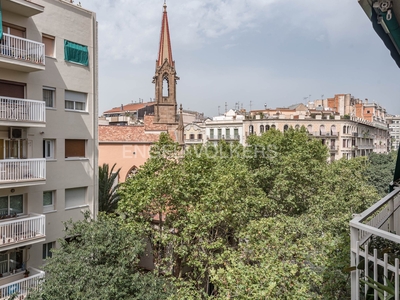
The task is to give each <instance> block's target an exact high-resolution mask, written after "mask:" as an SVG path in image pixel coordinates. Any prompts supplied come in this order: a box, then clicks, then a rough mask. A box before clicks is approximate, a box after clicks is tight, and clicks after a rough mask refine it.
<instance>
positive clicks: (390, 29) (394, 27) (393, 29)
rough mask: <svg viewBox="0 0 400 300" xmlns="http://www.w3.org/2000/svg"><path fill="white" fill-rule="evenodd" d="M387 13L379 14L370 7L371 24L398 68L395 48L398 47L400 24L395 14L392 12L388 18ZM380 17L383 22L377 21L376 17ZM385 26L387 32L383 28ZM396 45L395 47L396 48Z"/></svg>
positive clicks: (399, 55)
mask: <svg viewBox="0 0 400 300" xmlns="http://www.w3.org/2000/svg"><path fill="white" fill-rule="evenodd" d="M386 16H387V13H386V12H385V13H383V12H382V13H381V15H380V16H378V14H377V13H376V12H375V10H374V9H372V16H371V21H372V26H373V28H374V30H375V31H376V33H377V34H378V35H379V37H380V38H381V39H382V41H383V43H384V44H385V46H386V47H387V48H388V49H389V51H390V55H391V56H392V57H393V59H394V61H395V62H396V64H397V66H398V67H399V68H400V53H399V51H398V50H397V49H400V26H399V23H398V21H397V19H396V16H395V15H394V14H393V15H392V18H391V19H390V20H387V18H386ZM379 17H381V18H382V19H381V22H383V24H379V23H378V20H379V19H378V18H379ZM384 27H386V29H387V33H386V31H385V29H384ZM396 47H397V48H396Z"/></svg>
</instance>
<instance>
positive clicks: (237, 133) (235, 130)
mask: <svg viewBox="0 0 400 300" xmlns="http://www.w3.org/2000/svg"><path fill="white" fill-rule="evenodd" d="M233 135H234V137H235V139H238V138H239V129H238V128H234V129H233Z"/></svg>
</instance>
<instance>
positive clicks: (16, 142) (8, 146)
mask: <svg viewBox="0 0 400 300" xmlns="http://www.w3.org/2000/svg"><path fill="white" fill-rule="evenodd" d="M1 144H2V143H0V146H1ZM27 149H28V143H27V140H25V139H13V140H4V149H3V150H4V153H3V155H4V157H5V158H8V159H21V158H27Z"/></svg>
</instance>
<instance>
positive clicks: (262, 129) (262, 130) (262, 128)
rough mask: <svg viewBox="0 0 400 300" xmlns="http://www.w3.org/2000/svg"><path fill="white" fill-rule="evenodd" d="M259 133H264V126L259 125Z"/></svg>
mask: <svg viewBox="0 0 400 300" xmlns="http://www.w3.org/2000/svg"><path fill="white" fill-rule="evenodd" d="M260 133H264V125H260Z"/></svg>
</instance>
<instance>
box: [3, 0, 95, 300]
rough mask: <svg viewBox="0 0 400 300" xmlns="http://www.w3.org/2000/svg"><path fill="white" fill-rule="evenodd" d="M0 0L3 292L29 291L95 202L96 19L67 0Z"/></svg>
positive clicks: (21, 293) (5, 294)
mask: <svg viewBox="0 0 400 300" xmlns="http://www.w3.org/2000/svg"><path fill="white" fill-rule="evenodd" d="M0 7H1V9H0V20H2V27H1V29H2V30H1V31H0V299H6V298H7V297H8V296H9V295H10V294H12V293H14V292H17V293H19V294H20V295H19V298H18V299H22V298H23V297H25V294H26V292H27V290H28V289H29V288H30V287H34V286H35V285H37V284H38V280H39V278H41V277H43V276H44V273H43V272H42V271H40V270H39V269H38V268H40V266H41V265H43V263H44V261H45V259H46V257H48V256H50V255H51V252H50V249H52V248H54V247H57V239H59V238H61V237H63V229H64V226H63V223H62V221H67V220H69V219H73V220H77V219H81V218H82V213H81V211H82V210H90V211H91V213H92V214H93V215H94V216H95V215H96V212H97V200H96V199H97V190H98V186H97V185H98V184H97V172H98V163H97V153H96V152H97V130H98V129H97V110H98V109H97V81H98V80H97V22H96V15H95V14H94V13H93V12H91V11H88V10H85V9H83V8H81V7H78V6H76V5H74V4H72V3H70V2H69V1H68V2H67V1H55V0H32V1H26V0H1V6H0ZM25 270H29V274H28V272H25ZM7 299H8V298H7Z"/></svg>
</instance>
